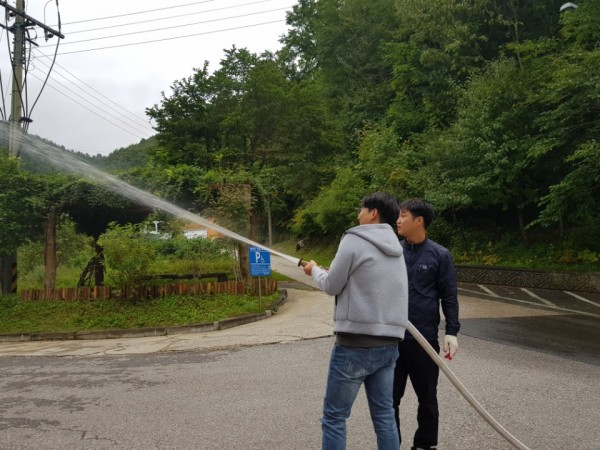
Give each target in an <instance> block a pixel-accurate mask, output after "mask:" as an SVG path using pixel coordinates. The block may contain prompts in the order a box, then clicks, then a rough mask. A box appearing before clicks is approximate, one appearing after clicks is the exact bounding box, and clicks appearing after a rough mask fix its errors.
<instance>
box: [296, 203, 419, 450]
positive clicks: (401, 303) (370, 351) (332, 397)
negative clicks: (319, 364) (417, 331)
mask: <svg viewBox="0 0 600 450" xmlns="http://www.w3.org/2000/svg"><path fill="white" fill-rule="evenodd" d="M398 214H399V208H398V203H397V202H396V200H395V199H394V198H393V197H392V196H390V195H389V194H386V193H382V192H377V193H374V194H371V195H368V196H366V197H365V198H364V199H363V200H362V203H361V208H360V211H359V213H358V222H359V224H360V225H358V226H356V227H353V228H350V229H349V230H347V231H346V233H344V236H343V237H342V240H341V242H340V245H339V248H338V251H337V253H336V256H335V258H334V260H333V262H332V263H331V268H330V269H329V270H328V271H327V270H325V269H322V268H320V267H318V266H317V263H316V262H315V261H310V262H309V263H308V264H307V265H306V266H305V267H304V272H305V273H306V274H307V275H311V276H312V277H313V279H314V280H315V282H316V283H317V285H318V286H319V288H320V289H321V290H323V291H325V292H326V293H327V294H329V295H334V296H335V310H334V321H335V325H334V333H335V335H336V342H335V345H334V347H333V350H332V353H331V359H330V363H329V374H328V377H327V388H326V392H325V399H324V404H323V417H322V418H321V423H322V429H323V449H328V450H331V449H336V450H339V449H345V448H346V419H347V418H348V417H349V416H350V411H351V409H352V404H353V403H354V400H355V399H356V395H357V394H358V391H359V389H360V386H361V385H362V384H363V383H364V385H365V392H366V394H367V400H368V403H369V410H370V413H371V420H372V421H373V427H374V429H375V434H376V435H377V448H378V449H379V450H392V449H393V450H397V449H398V448H399V447H400V443H399V438H398V429H397V427H396V422H395V419H394V409H393V404H392V391H393V380H394V367H395V362H396V359H397V358H398V342H399V341H400V340H402V339H403V338H404V332H405V329H406V326H407V325H408V281H407V275H406V265H405V263H404V257H403V254H402V252H403V250H402V246H401V245H400V243H399V240H398V237H397V235H396V233H395V231H394V229H393V228H394V226H395V222H396V219H397V218H398Z"/></svg>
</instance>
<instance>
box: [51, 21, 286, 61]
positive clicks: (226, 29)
mask: <svg viewBox="0 0 600 450" xmlns="http://www.w3.org/2000/svg"><path fill="white" fill-rule="evenodd" d="M281 22H282V20H281V19H279V20H272V21H270V22H261V23H254V24H250V25H243V26H239V27H232V28H223V29H221V30H213V31H205V32H202V33H194V34H187V35H184V36H174V37H170V38H163V39H153V40H151V41H142V42H131V43H129V44H119V45H109V46H106V47H98V48H88V49H84V50H74V51H70V52H61V53H59V55H72V54H75V53H84V52H94V51H97V50H107V49H110V48H121V47H130V46H133V45H143V44H153V43H156V42H165V41H172V40H175V39H185V38H188V37H195V36H204V35H207V34H215V33H223V32H226V31H234V30H242V29H244V28H253V27H259V26H262V25H271V24H274V23H281ZM44 56H48V55H44Z"/></svg>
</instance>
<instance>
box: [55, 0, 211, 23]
mask: <svg viewBox="0 0 600 450" xmlns="http://www.w3.org/2000/svg"><path fill="white" fill-rule="evenodd" d="M213 1H214V0H204V1H201V2H193V3H186V4H185V5H174V6H166V7H164V8H156V9H148V10H146V11H137V12H132V13H126V14H118V15H116V16H108V17H97V18H95V19H85V20H78V21H76V22H65V25H72V24H74V23H84V22H94V21H96V20H106V19H115V18H117V17H125V16H135V15H137V14H145V13H148V12H155V11H164V10H165V9H175V8H183V7H185V6H192V5H199V4H202V3H211V2H213Z"/></svg>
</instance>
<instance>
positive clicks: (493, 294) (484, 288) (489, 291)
mask: <svg viewBox="0 0 600 450" xmlns="http://www.w3.org/2000/svg"><path fill="white" fill-rule="evenodd" d="M477 287H478V288H479V289H481V290H482V291H484V292H487V293H488V294H490V295H491V296H493V297H500V296H499V295H498V294H496V293H495V292H494V291H492V290H491V289H488V288H487V287H485V286H484V285H483V284H478V285H477Z"/></svg>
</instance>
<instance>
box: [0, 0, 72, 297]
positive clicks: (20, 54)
mask: <svg viewBox="0 0 600 450" xmlns="http://www.w3.org/2000/svg"><path fill="white" fill-rule="evenodd" d="M0 6H3V7H4V9H5V10H6V14H7V16H8V15H14V18H15V22H14V24H13V26H12V27H10V28H9V31H10V32H12V33H13V35H14V47H13V58H12V76H13V81H12V98H11V108H10V118H9V141H8V145H9V152H10V154H11V156H13V157H15V158H17V157H18V156H19V154H20V138H21V133H24V131H23V130H22V129H21V128H22V127H23V124H24V123H25V122H29V121H31V119H29V118H28V117H23V112H24V108H23V97H24V95H23V89H24V83H23V68H24V67H25V63H26V61H25V31H26V29H27V28H29V27H34V26H37V27H41V28H43V29H44V31H45V33H46V36H58V37H59V38H61V39H62V38H64V35H62V34H61V33H60V32H58V31H56V30H53V29H52V28H50V27H48V26H46V25H44V24H43V23H41V22H39V21H38V20H36V19H34V18H33V17H30V16H28V15H27V14H25V0H17V1H16V5H15V6H12V5H9V4H8V2H6V1H0ZM36 45H37V44H36ZM15 292H17V253H16V252H13V253H12V254H8V255H5V256H2V257H0V294H8V293H15Z"/></svg>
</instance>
